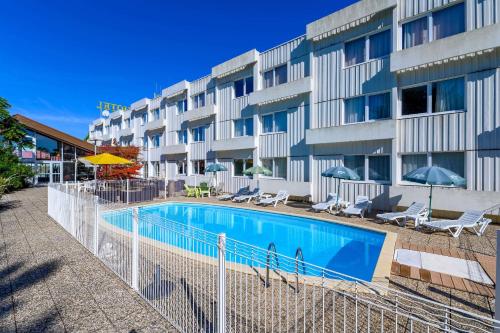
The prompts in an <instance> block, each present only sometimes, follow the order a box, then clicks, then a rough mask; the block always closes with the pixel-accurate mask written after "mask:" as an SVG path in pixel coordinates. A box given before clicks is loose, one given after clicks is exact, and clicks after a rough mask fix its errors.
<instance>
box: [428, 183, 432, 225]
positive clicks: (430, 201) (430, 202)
mask: <svg viewBox="0 0 500 333" xmlns="http://www.w3.org/2000/svg"><path fill="white" fill-rule="evenodd" d="M431 220H432V184H431V192H430V194H429V221H431Z"/></svg>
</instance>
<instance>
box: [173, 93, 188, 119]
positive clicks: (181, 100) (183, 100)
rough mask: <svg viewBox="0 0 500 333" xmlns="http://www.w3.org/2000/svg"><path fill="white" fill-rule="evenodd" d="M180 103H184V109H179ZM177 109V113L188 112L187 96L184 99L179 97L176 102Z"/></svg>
mask: <svg viewBox="0 0 500 333" xmlns="http://www.w3.org/2000/svg"><path fill="white" fill-rule="evenodd" d="M179 103H182V106H183V107H182V110H180V109H179ZM175 110H176V112H177V115H180V114H183V113H186V112H187V98H186V97H184V98H183V99H179V100H177V101H176V102H175Z"/></svg>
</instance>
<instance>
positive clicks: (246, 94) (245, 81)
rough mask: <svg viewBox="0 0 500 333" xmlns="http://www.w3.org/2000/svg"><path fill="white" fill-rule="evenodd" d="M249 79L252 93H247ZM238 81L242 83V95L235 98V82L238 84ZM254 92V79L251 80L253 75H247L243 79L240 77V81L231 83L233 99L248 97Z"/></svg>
mask: <svg viewBox="0 0 500 333" xmlns="http://www.w3.org/2000/svg"><path fill="white" fill-rule="evenodd" d="M250 78H251V79H252V91H250V92H248V89H247V80H248V79H250ZM239 81H243V95H241V96H236V82H239ZM254 91H255V82H254V79H253V75H247V76H245V77H242V78H241V79H238V80H235V81H233V99H236V98H241V97H245V96H248V95H250V94H251V93H253V92H254Z"/></svg>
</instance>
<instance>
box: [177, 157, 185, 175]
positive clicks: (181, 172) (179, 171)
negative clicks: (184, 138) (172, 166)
mask: <svg viewBox="0 0 500 333" xmlns="http://www.w3.org/2000/svg"><path fill="white" fill-rule="evenodd" d="M177 174H178V175H187V167H186V161H185V160H181V161H177Z"/></svg>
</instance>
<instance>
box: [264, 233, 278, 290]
mask: <svg viewBox="0 0 500 333" xmlns="http://www.w3.org/2000/svg"><path fill="white" fill-rule="evenodd" d="M271 254H273V256H274V261H276V267H277V268H278V269H279V267H280V262H279V259H278V253H277V252H276V245H274V243H273V242H271V243H269V245H268V247H267V257H266V288H268V287H269V286H270V283H269V267H270V263H271Z"/></svg>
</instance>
